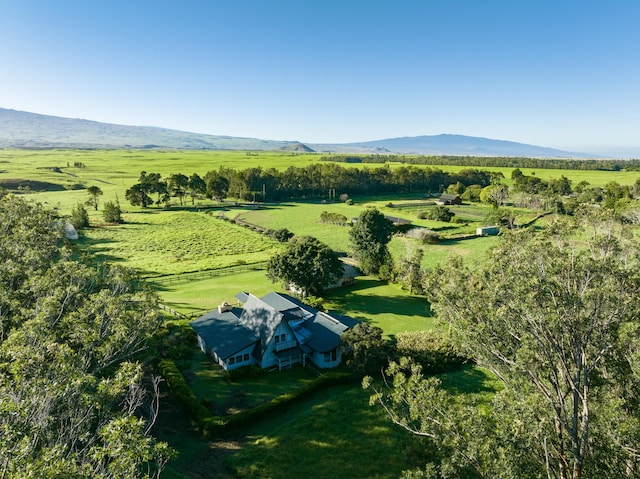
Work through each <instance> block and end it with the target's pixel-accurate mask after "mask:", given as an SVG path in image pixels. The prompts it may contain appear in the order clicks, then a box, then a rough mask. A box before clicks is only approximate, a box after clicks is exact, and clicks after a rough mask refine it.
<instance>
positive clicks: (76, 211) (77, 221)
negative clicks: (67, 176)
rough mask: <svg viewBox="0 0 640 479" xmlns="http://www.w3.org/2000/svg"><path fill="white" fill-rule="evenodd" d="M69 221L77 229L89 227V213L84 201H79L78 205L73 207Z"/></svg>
mask: <svg viewBox="0 0 640 479" xmlns="http://www.w3.org/2000/svg"><path fill="white" fill-rule="evenodd" d="M69 222H70V223H71V224H72V225H73V226H74V228H75V229H76V230H81V229H82V228H88V227H89V213H88V212H87V209H86V208H85V207H84V205H83V204H82V203H80V202H78V203H77V204H76V206H74V207H73V209H72V210H71V217H70V218H69Z"/></svg>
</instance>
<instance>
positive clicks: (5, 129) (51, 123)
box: [0, 108, 299, 150]
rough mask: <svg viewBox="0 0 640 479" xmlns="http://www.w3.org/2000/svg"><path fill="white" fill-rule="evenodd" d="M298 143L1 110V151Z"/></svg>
mask: <svg viewBox="0 0 640 479" xmlns="http://www.w3.org/2000/svg"><path fill="white" fill-rule="evenodd" d="M289 145H299V142H297V141H270V140H260V139H257V138H240V137H233V136H216V135H204V134H199V133H189V132H185V131H178V130H170V129H167V128H157V127H151V126H125V125H114V124H111V123H100V122H97V121H89V120H80V119H75V118H62V117H59V116H49V115H39V114H37V113H28V112H24V111H16V110H9V109H6V108H0V147H2V148H167V149H189V150H277V149H281V148H286V147H287V146H289Z"/></svg>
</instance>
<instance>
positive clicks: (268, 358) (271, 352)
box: [260, 321, 295, 368]
mask: <svg viewBox="0 0 640 479" xmlns="http://www.w3.org/2000/svg"><path fill="white" fill-rule="evenodd" d="M283 335H284V336H283ZM288 341H295V337H294V335H293V331H291V328H290V327H289V325H288V324H287V323H286V321H282V322H281V323H280V324H279V325H278V327H277V328H276V330H275V333H274V334H273V336H272V338H271V341H270V342H269V344H268V345H267V349H266V351H265V352H264V354H263V355H262V362H261V363H260V367H261V368H271V367H273V366H275V365H276V364H277V361H276V355H275V351H276V344H279V343H281V342H288Z"/></svg>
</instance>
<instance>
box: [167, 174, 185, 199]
mask: <svg viewBox="0 0 640 479" xmlns="http://www.w3.org/2000/svg"><path fill="white" fill-rule="evenodd" d="M167 186H168V188H169V192H170V193H171V195H172V196H176V197H178V198H179V199H180V205H183V204H184V197H185V195H186V194H187V190H188V188H189V177H187V176H186V175H183V174H182V173H175V174H173V175H171V176H170V177H169V182H168V184H167Z"/></svg>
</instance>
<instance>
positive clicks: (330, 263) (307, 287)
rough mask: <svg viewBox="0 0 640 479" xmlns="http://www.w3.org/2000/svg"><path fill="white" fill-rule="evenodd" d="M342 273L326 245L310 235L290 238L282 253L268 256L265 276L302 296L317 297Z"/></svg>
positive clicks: (338, 259) (340, 262)
mask: <svg viewBox="0 0 640 479" xmlns="http://www.w3.org/2000/svg"><path fill="white" fill-rule="evenodd" d="M343 274H344V263H342V261H340V258H338V255H337V254H336V253H335V252H334V251H333V250H332V249H331V248H329V247H328V246H327V245H325V244H324V243H322V242H320V241H318V240H317V239H316V238H313V237H311V236H294V237H293V238H292V239H291V240H290V241H289V243H288V245H287V249H286V251H284V252H283V253H280V254H276V255H274V256H272V257H271V259H270V260H269V263H268V265H267V276H268V277H269V279H271V281H274V282H275V281H281V282H282V283H283V285H284V286H285V287H290V286H295V287H296V288H299V289H300V291H301V294H302V296H307V295H309V294H312V295H316V296H319V295H321V294H322V293H323V291H324V289H325V288H326V287H327V286H330V285H332V284H334V283H336V282H337V281H338V280H340V278H342V275H343Z"/></svg>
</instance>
